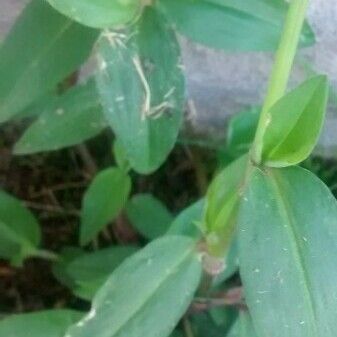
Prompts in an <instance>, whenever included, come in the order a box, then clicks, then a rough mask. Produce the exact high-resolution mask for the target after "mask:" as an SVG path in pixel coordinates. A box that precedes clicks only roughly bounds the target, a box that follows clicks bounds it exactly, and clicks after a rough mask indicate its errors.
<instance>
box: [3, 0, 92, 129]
mask: <svg viewBox="0 0 337 337" xmlns="http://www.w3.org/2000/svg"><path fill="white" fill-rule="evenodd" d="M42 27H43V28H42ZM97 35H98V32H97V31H96V30H93V29H89V28H85V27H83V26H81V25H79V24H77V23H75V22H73V21H71V20H69V19H67V18H66V17H64V16H63V15H61V14H59V13H57V12H56V11H55V10H53V9H52V8H51V7H50V6H49V5H48V4H47V3H46V2H45V1H44V0H33V1H32V2H31V3H30V4H29V5H28V6H27V7H26V8H25V10H24V11H23V13H22V14H21V16H20V17H19V19H18V21H17V22H16V24H15V26H14V28H13V29H12V31H11V32H10V34H9V35H8V37H7V39H6V40H5V42H4V43H3V44H2V46H1V49H0V74H1V76H0V122H4V121H6V120H8V119H10V118H11V117H13V116H14V115H15V114H17V113H18V112H20V111H21V110H23V109H24V108H26V107H27V106H28V105H30V104H31V103H33V102H34V100H36V99H38V98H41V97H42V96H43V95H44V94H45V93H47V92H49V91H50V90H53V89H54V88H55V86H56V85H57V84H58V83H59V82H60V81H62V80H63V79H64V78H65V77H66V76H68V75H69V74H71V72H73V71H75V70H77V69H78V68H79V67H80V65H81V64H82V63H83V62H84V61H85V60H86V58H87V57H88V55H89V53H90V51H91V48H92V46H93V44H94V42H95V40H96V38H97Z"/></svg>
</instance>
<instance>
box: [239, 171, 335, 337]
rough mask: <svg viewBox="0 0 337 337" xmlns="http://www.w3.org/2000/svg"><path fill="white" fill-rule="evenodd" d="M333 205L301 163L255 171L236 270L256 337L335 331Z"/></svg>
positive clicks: (325, 335) (305, 336) (327, 336)
mask: <svg viewBox="0 0 337 337" xmlns="http://www.w3.org/2000/svg"><path fill="white" fill-rule="evenodd" d="M336 242H337V202H336V200H335V198H334V197H333V196H332V194H331V193H330V191H329V189H328V188H327V187H326V186H325V185H324V184H323V183H322V182H321V181H320V180H319V179H318V178H317V177H315V176H314V175H313V174H312V173H310V172H308V171H306V170H304V169H302V168H298V167H292V168H285V169H266V170H264V171H262V170H260V169H258V168H255V169H254V171H253V172H252V174H251V177H250V180H249V182H248V187H247V190H246V193H245V196H244V199H243V202H242V207H241V210H240V217H239V255H240V272H241V276H242V280H243V285H244V291H245V297H246V301H247V303H248V306H249V309H250V311H251V314H252V318H253V321H254V325H255V327H256V330H257V334H258V336H259V337H270V336H273V337H284V336H292V337H333V336H335V335H336V324H335V322H336V310H337V309H336V308H337V301H336V296H335V295H334V294H335V293H336V283H337V273H336V255H337V245H336Z"/></svg>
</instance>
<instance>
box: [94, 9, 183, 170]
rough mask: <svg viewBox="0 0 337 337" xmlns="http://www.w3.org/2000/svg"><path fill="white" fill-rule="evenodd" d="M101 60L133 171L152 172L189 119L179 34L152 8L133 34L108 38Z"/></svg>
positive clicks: (109, 103)
mask: <svg viewBox="0 0 337 337" xmlns="http://www.w3.org/2000/svg"><path fill="white" fill-rule="evenodd" d="M98 59H99V63H100V65H99V67H100V71H99V72H98V74H97V84H98V88H99V92H100V94H101V97H102V103H103V106H104V108H105V114H106V117H107V119H108V121H109V122H110V125H111V127H112V129H113V130H114V132H115V133H116V135H117V139H118V140H119V141H120V142H121V144H122V146H123V147H124V149H125V151H126V154H127V156H128V159H129V161H130V164H131V166H132V168H134V169H135V170H136V171H137V172H140V173H150V172H152V171H154V170H156V169H157V168H158V167H159V166H160V165H161V164H162V163H163V162H164V160H165V159H166V157H167V156H168V154H169V152H170V151H171V150H172V148H173V146H174V144H175V141H176V139H177V136H178V131H179V128H180V126H181V124H182V121H183V109H184V76H183V73H182V69H181V63H180V62H181V61H180V49H179V45H178V42H177V40H176V36H175V33H174V31H173V30H172V28H171V27H170V26H169V25H168V24H167V22H166V21H165V19H164V18H163V17H162V16H161V15H160V14H159V13H157V12H156V11H155V9H154V8H150V7H147V8H146V10H145V12H144V14H143V15H142V18H141V19H140V20H139V21H138V24H137V25H136V26H135V27H133V29H132V30H131V29H130V30H128V31H126V32H124V34H122V33H119V34H117V33H116V32H112V31H111V32H105V33H104V34H103V35H102V37H101V39H100V40H99V43H98Z"/></svg>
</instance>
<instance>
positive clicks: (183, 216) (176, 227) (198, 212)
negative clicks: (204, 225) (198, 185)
mask: <svg viewBox="0 0 337 337" xmlns="http://www.w3.org/2000/svg"><path fill="white" fill-rule="evenodd" d="M204 207H205V200H204V199H201V200H199V201H197V202H195V203H194V204H192V205H191V206H189V207H187V208H186V209H184V210H183V211H182V212H181V213H180V214H179V215H178V216H177V217H176V218H175V219H174V221H173V222H172V224H171V226H170V228H169V230H168V231H167V234H168V235H182V236H188V237H192V238H195V239H200V238H201V236H202V233H201V230H200V228H199V227H198V225H200V223H201V221H202V216H203V214H204Z"/></svg>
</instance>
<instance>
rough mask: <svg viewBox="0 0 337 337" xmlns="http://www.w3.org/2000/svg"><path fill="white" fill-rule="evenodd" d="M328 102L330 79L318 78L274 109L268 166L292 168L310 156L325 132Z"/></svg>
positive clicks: (265, 156)
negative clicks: (321, 134)
mask: <svg viewBox="0 0 337 337" xmlns="http://www.w3.org/2000/svg"><path fill="white" fill-rule="evenodd" d="M327 98H328V82H327V78H326V76H316V77H313V78H311V79H309V80H307V81H306V82H304V83H303V84H302V85H300V86H299V87H297V88H296V89H294V90H293V91H291V92H290V93H288V94H287V95H285V96H284V97H283V98H281V99H280V100H279V101H278V102H277V103H276V104H275V105H274V106H273V107H272V108H271V109H270V111H269V121H268V123H269V124H268V125H267V128H266V132H265V135H264V138H263V150H262V157H263V161H264V162H265V164H266V165H268V166H271V167H284V166H290V165H294V164H298V163H300V162H301V161H303V160H305V159H306V158H307V157H308V156H309V155H310V153H311V151H312V150H313V148H314V147H315V145H316V142H317V139H318V137H319V134H320V131H321V129H322V125H323V121H324V116H325V110H326V105H327Z"/></svg>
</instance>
